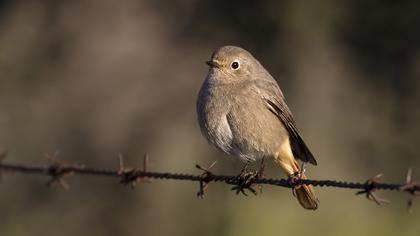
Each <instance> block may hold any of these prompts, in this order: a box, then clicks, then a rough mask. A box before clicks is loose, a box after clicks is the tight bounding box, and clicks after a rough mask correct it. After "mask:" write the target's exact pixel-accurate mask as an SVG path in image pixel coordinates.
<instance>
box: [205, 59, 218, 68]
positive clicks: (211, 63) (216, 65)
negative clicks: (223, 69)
mask: <svg viewBox="0 0 420 236" xmlns="http://www.w3.org/2000/svg"><path fill="white" fill-rule="evenodd" d="M206 64H207V65H208V66H210V67H216V68H219V67H220V64H219V63H218V62H217V61H206Z"/></svg>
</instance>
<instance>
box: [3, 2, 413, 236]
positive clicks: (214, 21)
mask: <svg viewBox="0 0 420 236" xmlns="http://www.w3.org/2000/svg"><path fill="white" fill-rule="evenodd" d="M419 29H420V7H419V5H418V2H417V1H373V0H372V1H328V0H327V1H274V0H265V1H229V2H228V1H222V0H216V1H198V0H178V1H152V0H151V1H146V0H143V1H135V0H125V1H93V0H92V1H83V0H73V1H55V0H50V1H47V0H45V1H44V0H39V1H0V151H2V150H7V151H8V152H9V156H8V158H7V159H6V161H7V162H9V163H26V164H31V165H44V164H45V163H46V160H45V154H53V153H58V154H57V157H58V158H59V159H61V160H63V161H68V162H76V163H81V164H86V165H88V166H98V167H109V168H114V167H115V168H116V167H117V164H118V160H117V157H118V154H120V153H121V154H123V155H124V156H125V160H126V163H127V164H128V165H131V166H136V165H137V166H138V165H141V163H142V160H141V158H142V156H143V154H144V153H145V152H147V153H149V155H150V168H151V170H153V171H171V172H185V173H199V171H198V170H196V169H195V167H194V166H195V164H196V163H198V164H201V165H202V166H207V165H209V164H211V163H212V162H213V161H217V164H216V166H215V167H214V168H213V171H214V172H216V173H224V174H237V173H239V171H240V169H241V167H242V163H240V162H239V161H237V160H235V159H233V158H227V157H226V156H224V155H223V154H221V153H220V152H219V151H217V150H215V149H214V148H212V147H211V146H209V145H208V144H207V142H206V141H205V139H204V138H202V137H201V134H200V131H199V128H198V125H197V122H196V114H195V99H196V94H197V92H198V89H199V88H200V86H201V82H202V80H203V79H204V77H205V75H206V73H207V66H206V65H205V64H204V61H205V60H207V59H209V57H210V55H211V53H212V51H213V50H215V49H216V48H218V47H219V46H222V45H226V44H232V45H238V46H241V47H244V48H246V49H248V50H249V51H251V52H252V53H253V54H254V56H255V57H256V58H258V59H259V60H260V62H261V63H262V64H263V65H264V66H265V67H266V68H267V69H268V70H269V71H270V72H271V74H272V75H273V76H274V77H275V78H276V79H277V81H278V82H279V84H280V85H281V87H282V89H283V92H284V94H285V96H286V98H287V99H288V104H289V106H290V107H291V109H292V111H293V113H294V116H295V119H296V120H297V123H298V127H299V128H300V130H301V132H302V135H303V137H304V139H305V140H306V142H307V144H308V145H309V147H310V148H311V150H312V152H313V153H314V154H315V156H316V157H317V160H318V163H319V165H318V166H317V167H313V166H308V167H307V173H308V175H309V176H310V177H312V178H320V179H338V180H352V181H365V180H366V179H367V178H369V177H372V176H374V175H376V174H378V173H383V174H384V178H383V179H382V180H383V181H387V182H402V181H404V176H405V173H406V171H407V169H408V168H409V167H413V168H414V178H415V179H416V178H417V179H419V178H420V161H419V158H418V155H419V150H418V149H419V143H418V142H419V140H420V124H419V120H420V108H419V102H420V30H419ZM267 175H268V176H269V177H283V175H282V173H281V172H280V171H278V170H277V169H276V168H275V167H274V165H273V164H272V163H271V162H270V163H269V169H268V172H267ZM46 181H47V178H45V177H39V176H38V177H35V176H34V177H30V176H21V175H19V174H15V175H7V176H5V177H4V181H2V182H1V183H0V235H8V236H14V235H128V236H129V235H203V236H205V235H309V234H311V235H325V236H328V235H382V236H384V235H396V234H398V235H416V236H417V235H419V234H420V225H419V219H420V207H419V204H418V202H415V205H414V213H412V214H408V213H407V211H406V200H407V198H408V196H407V195H405V194H400V193H395V192H380V193H379V195H380V196H381V197H383V198H386V199H389V200H391V202H392V203H391V204H390V205H387V206H385V207H378V206H377V205H375V204H374V203H372V202H369V201H367V200H366V199H365V198H364V197H362V196H357V197H356V196H354V191H352V190H344V189H330V188H317V189H316V191H317V193H318V195H319V199H320V201H321V203H320V208H319V209H318V210H317V211H315V212H312V211H305V210H303V209H302V208H301V207H300V206H299V204H298V203H297V201H296V199H294V198H293V197H292V194H291V191H290V190H289V189H285V188H274V187H265V188H264V190H263V194H261V195H259V196H256V197H255V196H249V197H244V196H241V195H235V194H234V193H233V192H231V191H230V190H229V189H230V187H229V186H226V185H222V184H211V185H210V186H209V188H208V190H207V195H206V196H205V198H204V199H198V198H196V195H195V194H196V192H197V190H198V185H197V184H194V183H190V182H175V181H159V180H156V181H154V182H153V183H151V184H141V185H140V186H139V187H138V188H136V189H135V190H131V189H130V188H128V187H124V186H121V185H118V183H117V180H116V179H107V178H96V177H90V178H81V177H74V178H71V179H69V183H70V185H71V187H72V188H71V190H70V191H65V190H62V189H60V188H52V189H48V188H44V187H43V186H44V184H45V182H46Z"/></svg>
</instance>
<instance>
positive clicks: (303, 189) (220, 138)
mask: <svg viewBox="0 0 420 236" xmlns="http://www.w3.org/2000/svg"><path fill="white" fill-rule="evenodd" d="M206 63H207V64H208V65H209V67H210V68H209V71H208V74H207V76H206V78H205V80H204V82H203V84H202V86H201V89H200V92H199V94H198V99H197V115H198V122H199V124H200V128H201V132H202V134H203V135H204V136H205V137H206V138H207V140H208V141H209V142H210V143H211V144H213V145H214V146H216V147H217V148H218V149H220V150H222V151H223V152H225V153H227V154H230V155H232V156H235V157H238V158H239V159H241V160H242V161H244V162H245V163H249V162H253V161H256V160H258V159H262V160H264V158H272V159H273V160H274V162H275V163H276V164H277V165H278V166H279V167H280V168H281V169H282V170H283V171H284V172H285V173H286V174H287V176H288V177H289V178H296V177H298V178H302V179H306V176H305V175H304V174H303V170H302V166H301V165H299V163H298V162H297V160H300V161H301V162H302V163H306V162H309V163H311V164H313V165H317V162H316V160H315V158H314V156H313V155H312V153H311V152H310V151H309V149H308V147H307V146H306V144H305V142H304V141H303V140H302V138H301V136H300V135H299V132H298V130H297V128H296V123H295V121H294V119H293V116H292V113H291V111H290V109H289V107H288V106H287V104H286V102H285V98H284V96H283V93H282V92H281V90H280V87H279V85H278V84H277V82H276V81H275V80H274V78H273V77H272V76H271V75H270V73H268V71H267V70H266V69H265V68H264V67H263V66H262V65H261V64H260V62H258V60H257V59H255V58H254V57H253V56H252V55H251V53H249V52H248V51H246V50H245V49H242V48H240V47H236V46H224V47H221V48H219V49H217V50H216V51H215V52H214V53H213V55H212V56H211V60H210V61H207V62H206ZM294 192H295V196H296V197H297V199H298V201H299V203H300V204H301V205H302V207H304V208H305V209H312V210H315V209H317V207H318V199H317V197H316V196H315V193H314V190H313V187H312V186H310V185H299V186H296V187H295V189H294Z"/></svg>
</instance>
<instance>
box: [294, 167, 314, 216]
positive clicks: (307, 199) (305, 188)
mask: <svg viewBox="0 0 420 236" xmlns="http://www.w3.org/2000/svg"><path fill="white" fill-rule="evenodd" d="M301 179H306V176H305V174H301ZM295 194H296V198H297V199H298V201H299V203H300V205H301V206H302V207H303V208H305V209H308V210H316V209H317V208H318V202H319V201H318V198H317V197H316V196H315V192H314V188H313V187H312V185H305V184H304V185H299V186H296V187H295Z"/></svg>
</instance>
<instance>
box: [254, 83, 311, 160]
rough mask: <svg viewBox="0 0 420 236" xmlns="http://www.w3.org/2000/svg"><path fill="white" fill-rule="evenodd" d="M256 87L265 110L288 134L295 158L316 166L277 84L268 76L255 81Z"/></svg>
mask: <svg viewBox="0 0 420 236" xmlns="http://www.w3.org/2000/svg"><path fill="white" fill-rule="evenodd" d="M256 85H257V89H258V93H259V94H260V95H261V97H262V99H263V100H264V103H265V105H266V106H267V108H268V109H269V110H270V111H271V112H272V113H273V114H274V115H275V116H277V117H278V118H279V120H280V121H281V122H282V123H283V125H284V126H285V128H286V130H287V132H288V133H289V138H290V143H291V146H292V152H293V155H294V156H295V158H298V159H300V160H301V161H303V162H309V163H311V164H313V165H317V162H316V160H315V158H314V156H313V155H312V153H311V151H310V150H309V148H308V147H307V146H306V144H305V142H304V141H303V139H302V138H301V137H300V135H299V132H298V130H297V128H296V123H295V121H294V119H293V116H292V112H291V111H290V109H289V107H288V106H287V104H286V102H285V99H284V96H283V94H282V92H281V90H280V88H279V86H278V84H277V82H276V81H275V80H274V79H272V78H271V76H270V78H269V79H257V80H256Z"/></svg>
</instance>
